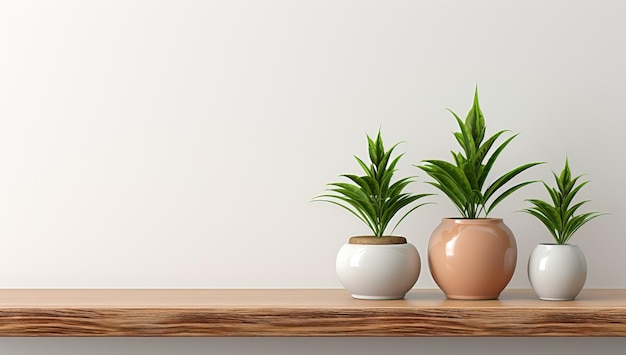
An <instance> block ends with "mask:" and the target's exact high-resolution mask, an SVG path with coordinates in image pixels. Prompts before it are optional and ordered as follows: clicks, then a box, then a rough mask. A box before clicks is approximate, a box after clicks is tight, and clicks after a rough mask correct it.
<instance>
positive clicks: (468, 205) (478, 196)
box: [418, 88, 541, 219]
mask: <svg viewBox="0 0 626 355" xmlns="http://www.w3.org/2000/svg"><path fill="white" fill-rule="evenodd" d="M448 111H450V113H452V115H453V116H454V118H455V119H456V121H457V123H458V125H459V128H460V132H455V133H454V137H455V138H456V140H457V142H458V143H459V145H460V146H461V148H462V152H454V151H453V152H452V157H453V158H454V162H453V163H449V162H446V161H443V160H424V161H423V162H422V163H423V164H422V165H421V166H418V167H419V168H420V169H422V170H424V171H425V172H426V173H427V174H428V175H429V176H430V177H431V178H433V179H434V180H435V181H432V182H429V184H431V185H433V186H435V187H436V188H438V189H439V190H441V191H442V192H443V193H444V194H446V196H448V198H449V199H450V200H451V201H452V203H453V204H454V205H455V206H456V208H457V209H458V211H459V213H460V214H461V216H462V217H463V218H472V219H474V218H479V217H480V216H481V215H483V214H484V216H485V217H487V215H489V213H490V212H491V211H492V210H493V209H494V207H496V206H497V205H498V204H499V203H500V202H502V201H503V200H504V199H505V198H506V197H508V196H509V195H511V194H512V193H513V192H515V191H517V190H519V189H520V188H522V187H524V186H526V185H528V184H530V183H533V182H534V181H525V182H522V183H519V184H517V185H514V186H512V187H509V188H508V189H505V190H504V191H502V189H503V188H504V186H505V185H506V184H507V183H508V182H509V181H511V180H512V179H513V178H514V177H516V176H517V175H519V174H520V173H522V172H523V171H525V170H527V169H529V168H531V167H533V166H535V165H538V164H541V163H538V162H535V163H528V164H524V165H522V166H519V167H517V168H515V169H513V170H511V171H509V172H507V173H506V174H504V175H502V176H500V177H499V178H497V179H496V180H495V181H493V182H492V183H490V184H487V185H485V184H486V183H487V177H488V176H489V173H490V172H491V168H492V167H493V165H494V164H495V162H496V160H497V159H498V157H499V156H500V153H502V151H503V150H504V148H506V146H507V145H508V144H509V143H510V142H511V141H512V140H513V138H515V137H516V136H517V134H515V135H513V136H511V137H509V138H507V139H506V140H505V141H504V142H502V143H501V144H500V145H498V146H496V148H495V150H494V151H493V152H491V154H490V151H491V148H493V147H494V144H495V142H496V141H497V140H498V138H499V137H500V136H501V135H503V134H504V133H505V132H508V131H507V130H501V131H498V132H496V133H495V134H494V135H492V136H491V137H489V138H487V139H485V133H486V126H485V118H484V116H483V113H482V111H481V110H480V104H479V102H478V88H476V91H475V93H474V103H473V105H472V108H471V110H470V111H469V113H468V114H467V118H466V119H465V121H463V120H461V118H459V116H458V115H457V114H456V113H454V112H453V111H452V110H448Z"/></svg>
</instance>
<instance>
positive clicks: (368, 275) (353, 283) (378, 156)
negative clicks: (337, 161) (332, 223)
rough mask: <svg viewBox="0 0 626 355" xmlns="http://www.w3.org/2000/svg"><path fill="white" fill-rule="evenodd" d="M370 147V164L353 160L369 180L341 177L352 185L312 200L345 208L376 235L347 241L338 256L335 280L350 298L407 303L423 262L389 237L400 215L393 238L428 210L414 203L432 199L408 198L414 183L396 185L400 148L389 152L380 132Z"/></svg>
mask: <svg viewBox="0 0 626 355" xmlns="http://www.w3.org/2000/svg"><path fill="white" fill-rule="evenodd" d="M367 142H368V152H369V158H370V163H369V164H366V163H365V162H364V161H363V160H362V159H360V158H359V157H356V156H355V158H356V161H357V162H358V164H359V165H360V166H361V168H362V169H363V171H364V173H365V175H362V176H358V175H353V174H344V175H340V176H342V177H344V178H346V179H347V180H348V181H347V182H333V183H330V184H328V185H327V186H328V187H327V191H328V193H326V194H323V195H320V196H317V197H315V198H314V199H313V200H314V201H326V202H331V203H333V204H336V205H338V206H341V207H342V208H344V209H346V210H348V211H349V212H350V213H352V214H353V215H354V216H356V217H357V218H358V219H360V220H361V221H362V222H364V223H365V224H366V225H367V226H368V227H369V229H370V230H371V231H372V235H371V236H355V237H351V238H349V240H348V243H346V244H344V245H343V246H342V247H341V248H340V250H339V253H338V254H337V260H336V270H337V276H338V277H339V280H340V281H341V283H342V284H343V286H344V287H345V288H346V289H347V290H348V291H349V292H350V293H351V294H352V296H353V297H354V298H361V299H398V298H403V297H404V296H405V294H406V293H407V292H408V291H409V290H410V289H411V288H412V287H413V285H414V284H415V282H416V281H417V278H418V277H419V274H420V268H421V260H420V256H419V253H418V252H417V249H416V248H415V246H413V244H411V243H408V242H407V240H406V238H404V237H401V236H393V235H388V234H386V231H387V229H388V227H389V226H390V224H391V221H392V220H394V217H396V216H397V215H398V213H399V212H400V211H405V210H406V212H405V213H404V214H403V215H402V217H400V218H399V219H398V220H397V222H396V223H395V226H394V228H393V229H392V230H391V233H393V231H394V230H395V227H397V226H398V224H399V223H400V222H401V221H402V220H403V219H404V218H405V217H406V216H407V215H408V214H409V213H411V212H413V211H414V210H415V209H417V208H418V207H420V206H423V205H424V203H422V204H417V205H414V203H415V202H417V201H418V200H419V199H421V198H423V197H426V196H428V195H431V194H412V193H409V192H404V189H405V188H406V187H407V186H408V185H409V184H410V183H412V182H413V177H405V178H402V179H399V180H397V181H395V182H392V178H393V176H394V174H395V172H396V164H397V163H398V161H399V160H400V158H401V157H402V154H401V155H398V156H397V157H395V158H393V159H392V158H391V155H392V153H393V151H394V149H395V148H396V146H397V145H398V144H399V143H397V144H395V145H394V146H393V147H391V149H389V150H385V147H384V145H383V140H382V137H381V133H380V131H378V135H377V136H376V139H375V140H372V139H371V138H370V137H369V136H367ZM407 209H408V210H407Z"/></svg>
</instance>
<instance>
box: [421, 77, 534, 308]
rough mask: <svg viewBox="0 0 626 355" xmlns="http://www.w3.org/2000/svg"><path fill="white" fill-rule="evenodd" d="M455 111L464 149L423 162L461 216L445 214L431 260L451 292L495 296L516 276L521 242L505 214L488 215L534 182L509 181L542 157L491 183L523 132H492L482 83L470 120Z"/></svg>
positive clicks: (430, 248) (431, 245)
mask: <svg viewBox="0 0 626 355" xmlns="http://www.w3.org/2000/svg"><path fill="white" fill-rule="evenodd" d="M449 111H450V113H452V115H453V116H454V118H455V119H456V121H457V123H458V125H459V129H460V131H459V132H455V133H454V136H455V138H456V140H457V142H458V143H459V145H460V146H461V148H462V151H460V152H452V157H453V161H452V162H451V163H450V162H447V161H442V160H424V161H423V162H422V165H420V166H418V167H419V168H420V169H422V170H423V171H425V172H426V173H427V174H428V175H429V176H430V177H431V178H432V179H433V180H434V181H430V182H428V183H429V184H431V185H433V186H435V187H436V188H437V189H439V190H441V191H442V192H443V193H444V194H445V195H446V196H447V197H448V198H449V199H450V201H452V203H453V204H454V205H455V206H456V208H457V209H458V211H459V213H460V216H459V217H456V218H443V219H442V221H441V223H440V224H439V226H438V227H437V228H435V230H434V231H433V233H432V235H431V237H430V240H429V245H428V265H429V267H430V272H431V274H432V276H433V279H434V280H435V282H436V283H437V285H438V286H439V287H440V288H441V289H442V291H443V292H444V293H445V295H446V296H447V297H448V298H456V299H495V298H498V296H499V295H500V292H501V291H502V290H503V289H504V287H506V285H507V284H508V283H509V281H510V280H511V277H512V276H513V272H514V271H515V265H516V261H517V244H516V242H515V237H514V235H513V233H512V232H511V230H510V229H509V228H508V227H507V226H506V225H505V224H504V221H503V220H502V218H487V216H488V215H489V213H490V212H491V211H492V210H493V209H494V208H495V207H496V206H497V205H498V204H499V203H500V202H502V201H503V200H504V199H505V198H507V197H508V196H510V195H511V194H512V193H513V192H515V191H517V190H519V189H520V188H522V187H524V186H526V185H528V184H530V183H532V182H533V181H524V182H521V183H518V184H515V185H513V186H511V187H506V186H507V184H508V183H509V182H510V181H511V180H513V179H514V178H515V177H516V176H518V175H519V174H520V173H522V172H524V171H525V170H527V169H529V168H531V167H533V166H535V165H538V164H541V163H537V162H535V163H528V164H524V165H521V166H519V167H516V168H514V169H512V170H511V171H509V172H507V173H505V174H504V175H502V176H500V177H498V178H497V179H495V180H493V181H492V182H490V183H488V182H487V181H488V177H489V173H490V172H491V171H492V170H491V169H492V167H493V166H494V164H495V162H496V160H497V159H498V157H499V156H500V154H501V153H502V151H503V150H504V149H505V148H506V147H507V146H508V145H509V143H510V142H511V141H512V140H513V139H514V138H515V137H516V136H517V135H513V136H511V137H509V138H507V139H506V140H504V141H503V142H502V143H500V144H499V145H496V141H497V140H498V138H500V137H501V136H502V135H503V134H505V133H506V132H507V131H506V130H501V131H498V132H496V133H495V134H493V135H492V136H490V137H488V138H487V137H486V135H485V134H486V125H485V119H484V116H483V113H482V111H481V109H480V104H479V101H478V89H476V91H475V93H474V102H473V105H472V108H471V109H470V111H469V113H468V114H467V117H466V119H465V121H463V120H461V118H459V116H458V115H456V114H455V113H454V112H453V111H452V110H449ZM494 147H495V149H494V150H493V151H492V148H494ZM490 152H491V153H490Z"/></svg>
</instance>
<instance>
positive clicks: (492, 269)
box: [428, 218, 517, 299]
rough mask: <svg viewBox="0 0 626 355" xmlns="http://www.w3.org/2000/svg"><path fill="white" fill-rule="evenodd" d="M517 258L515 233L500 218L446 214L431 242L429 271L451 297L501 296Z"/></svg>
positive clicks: (486, 297) (511, 274)
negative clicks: (466, 217) (467, 217)
mask: <svg viewBox="0 0 626 355" xmlns="http://www.w3.org/2000/svg"><path fill="white" fill-rule="evenodd" d="M516 262H517V244H516V242H515V237H514V235H513V233H512V232H511V230H510V229H509V228H508V227H507V226H506V224H504V222H503V220H502V219H501V218H480V219H454V218H444V219H443V220H442V221H441V223H440V224H439V226H438V227H437V228H435V230H434V231H433V233H432V235H431V238H430V241H429V244H428V265H429V267H430V272H431V274H432V276H433V279H434V280H435V282H436V283H437V285H438V286H439V287H440V288H441V290H442V291H443V292H444V293H445V294H446V297H448V298H454V299H496V298H498V296H499V295H500V292H502V290H503V289H504V288H505V287H506V285H507V284H508V283H509V281H511V278H512V277H513V273H514V272H515V265H516Z"/></svg>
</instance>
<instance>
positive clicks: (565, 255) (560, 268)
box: [528, 244, 587, 301]
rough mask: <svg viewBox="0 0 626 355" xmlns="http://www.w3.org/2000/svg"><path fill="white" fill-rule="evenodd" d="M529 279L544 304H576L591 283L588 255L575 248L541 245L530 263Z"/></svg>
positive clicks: (567, 245)
mask: <svg viewBox="0 0 626 355" xmlns="http://www.w3.org/2000/svg"><path fill="white" fill-rule="evenodd" d="M528 279H529V280H530V285H531V286H532V288H533V290H534V291H535V293H536V294H537V296H539V298H540V299H542V300H547V301H568V300H573V299H574V298H576V296H578V294H579V293H580V291H581V290H582V289H583V286H584V285H585V280H586V279H587V262H586V260H585V255H584V254H583V252H582V251H581V250H580V248H579V247H578V246H577V245H574V244H564V245H558V244H538V245H537V246H536V247H535V249H534V250H533V252H532V253H531V254H530V258H529V259H528Z"/></svg>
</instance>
